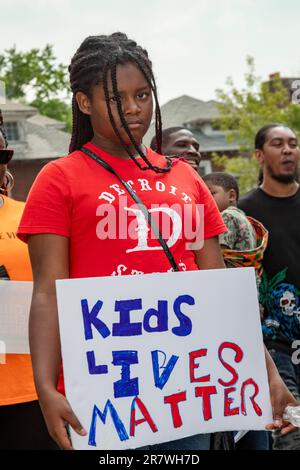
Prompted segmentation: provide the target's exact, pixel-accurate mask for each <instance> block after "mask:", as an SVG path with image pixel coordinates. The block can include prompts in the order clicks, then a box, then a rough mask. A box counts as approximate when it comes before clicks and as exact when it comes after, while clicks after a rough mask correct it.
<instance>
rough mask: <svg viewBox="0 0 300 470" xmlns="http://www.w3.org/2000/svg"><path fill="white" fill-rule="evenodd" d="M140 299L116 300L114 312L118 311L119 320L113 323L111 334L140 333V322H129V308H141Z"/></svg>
mask: <svg viewBox="0 0 300 470" xmlns="http://www.w3.org/2000/svg"><path fill="white" fill-rule="evenodd" d="M141 309H142V299H130V300H116V303H115V312H120V322H119V323H113V330H112V334H113V336H137V335H141V334H142V323H141V322H137V323H130V312H131V310H141Z"/></svg>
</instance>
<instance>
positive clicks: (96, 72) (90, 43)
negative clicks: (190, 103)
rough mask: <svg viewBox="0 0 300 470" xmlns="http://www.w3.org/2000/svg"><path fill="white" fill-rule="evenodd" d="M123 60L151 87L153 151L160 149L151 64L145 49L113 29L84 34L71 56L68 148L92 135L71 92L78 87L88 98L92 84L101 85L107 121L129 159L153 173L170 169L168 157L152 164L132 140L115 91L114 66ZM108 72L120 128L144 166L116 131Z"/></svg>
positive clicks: (74, 147) (85, 140)
mask: <svg viewBox="0 0 300 470" xmlns="http://www.w3.org/2000/svg"><path fill="white" fill-rule="evenodd" d="M127 63H133V64H134V65H136V67H137V68H138V69H139V70H140V71H141V72H142V74H143V75H144V77H145V78H146V80H147V82H148V84H149V85H150V87H151V90H152V93H153V96H154V100H155V134H156V142H157V147H156V148H157V152H158V153H161V144H162V120H161V112H160V107H159V103H158V98H157V88H156V83H155V79H154V76H153V72H152V64H151V61H150V59H149V57H148V53H147V51H146V50H145V49H143V48H142V47H141V46H139V45H137V43H136V42H135V41H133V40H131V39H128V37H127V36H126V34H124V33H113V34H111V35H109V36H104V35H99V36H89V37H87V38H86V39H85V40H84V41H83V43H82V44H81V45H80V47H79V49H78V50H77V52H76V53H75V55H74V56H73V58H72V60H71V64H70V66H69V73H70V84H71V90H72V92H73V99H72V114H73V127H72V138H71V143H70V148H69V151H70V152H73V151H74V150H78V149H80V148H81V147H82V145H83V144H85V143H86V142H88V141H89V140H91V139H92V137H93V135H94V133H93V129H92V125H91V121H90V117H89V116H88V115H86V114H84V113H82V112H81V111H80V109H79V106H78V104H77V101H76V98H75V95H76V93H77V92H78V91H81V92H83V93H84V94H85V95H86V96H87V97H88V98H89V99H91V97H92V88H93V86H95V85H102V86H103V90H104V94H105V101H106V106H107V110H108V115H109V119H110V123H111V125H112V128H113V130H114V132H115V134H116V135H117V136H118V138H119V140H120V143H121V145H122V146H123V147H124V149H125V150H126V152H127V153H128V155H129V156H130V158H132V159H133V161H134V162H135V163H136V165H137V166H138V167H139V168H140V169H141V170H149V169H151V170H153V171H155V172H157V173H165V172H167V171H170V169H171V164H172V163H171V160H170V159H167V166H166V167H165V168H159V167H157V166H155V165H153V164H152V163H151V162H150V161H149V159H148V158H147V155H145V153H144V152H143V150H142V149H141V147H140V145H139V144H138V143H137V142H136V141H135V139H134V137H133V135H132V133H131V132H130V129H129V127H128V125H127V122H126V119H125V116H124V113H123V110H122V102H121V97H120V94H119V92H118V84H117V67H118V65H120V64H122V65H124V64H127ZM108 72H110V75H111V81H112V87H113V93H114V98H115V101H116V105H117V110H118V114H119V117H120V121H121V124H122V128H124V130H125V132H126V133H127V136H128V138H129V140H130V142H131V144H132V146H133V148H134V149H135V150H136V152H137V153H138V154H139V155H140V156H141V158H142V160H143V161H144V163H145V164H146V166H141V165H140V163H139V162H138V160H137V159H136V158H134V157H133V156H132V154H131V152H130V150H129V146H128V145H126V143H125V142H124V139H123V138H122V136H121V134H120V131H119V130H118V128H117V125H116V122H115V120H114V117H113V113H112V110H111V104H110V99H109V92H108V79H107V77H108Z"/></svg>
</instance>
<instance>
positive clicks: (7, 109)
mask: <svg viewBox="0 0 300 470" xmlns="http://www.w3.org/2000/svg"><path fill="white" fill-rule="evenodd" d="M0 109H1V110H2V112H3V117H4V121H5V115H6V114H7V115H8V114H9V113H16V112H17V113H23V114H27V115H28V116H33V115H34V114H37V113H38V110H37V109H36V108H33V107H32V106H28V105H26V104H23V103H16V102H14V101H9V100H6V101H5V103H0Z"/></svg>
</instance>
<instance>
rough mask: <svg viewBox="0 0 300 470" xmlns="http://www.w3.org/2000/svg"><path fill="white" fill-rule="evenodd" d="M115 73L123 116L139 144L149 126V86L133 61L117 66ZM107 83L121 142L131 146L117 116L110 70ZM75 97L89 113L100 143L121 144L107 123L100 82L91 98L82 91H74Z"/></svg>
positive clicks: (150, 105) (151, 107) (150, 112)
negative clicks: (75, 92)
mask: <svg viewBox="0 0 300 470" xmlns="http://www.w3.org/2000/svg"><path fill="white" fill-rule="evenodd" d="M116 75H117V86H118V91H119V94H120V98H121V103H122V110H123V114H124V118H125V120H126V122H127V124H128V127H129V129H130V132H131V134H132V136H133V137H134V139H135V141H136V142H137V144H140V143H141V142H142V139H143V137H144V135H145V134H146V132H147V130H148V128H149V126H150V123H151V118H152V113H153V101H152V93H151V88H150V85H149V84H148V82H147V80H146V78H145V77H144V75H143V74H142V72H141V71H140V70H139V69H138V68H137V66H135V65H134V64H132V63H128V64H124V65H118V67H117V73H116ZM107 85H108V93H109V97H110V105H111V111H112V114H113V117H114V120H115V123H116V127H117V129H118V131H119V132H120V134H121V136H122V138H123V140H124V142H125V143H126V144H127V145H130V139H129V137H128V136H127V133H126V131H125V129H124V128H123V127H122V124H121V120H120V117H119V113H118V109H117V103H116V100H115V98H114V93H113V87H112V81H111V76H110V73H109V74H108V76H107ZM76 98H77V102H78V105H79V108H80V110H81V111H82V112H84V113H85V114H89V115H90V118H91V124H92V127H93V130H94V135H95V136H96V137H97V138H98V139H100V142H101V140H102V141H103V142H104V143H106V144H107V143H108V142H111V143H112V144H113V145H116V144H117V146H119V147H120V146H121V143H120V141H119V138H118V137H117V135H116V134H115V132H114V130H113V127H112V125H111V123H110V119H109V115H108V110H107V105H106V101H105V94H104V89H103V85H96V86H95V87H94V88H93V90H92V97H91V99H89V98H88V97H87V96H86V95H84V94H83V93H81V92H78V93H77V95H76Z"/></svg>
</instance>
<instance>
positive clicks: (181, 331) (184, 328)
mask: <svg viewBox="0 0 300 470" xmlns="http://www.w3.org/2000/svg"><path fill="white" fill-rule="evenodd" d="M181 304H188V305H195V299H194V297H192V296H190V295H179V297H177V299H176V300H175V302H174V307H173V308H174V313H175V315H176V317H177V318H178V320H179V322H180V325H179V326H175V327H174V328H172V332H173V333H174V335H176V336H188V335H189V334H190V333H191V331H192V326H193V325H192V321H191V319H190V318H189V317H187V316H186V315H184V314H183V313H182V311H181V310H180V307H181Z"/></svg>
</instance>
